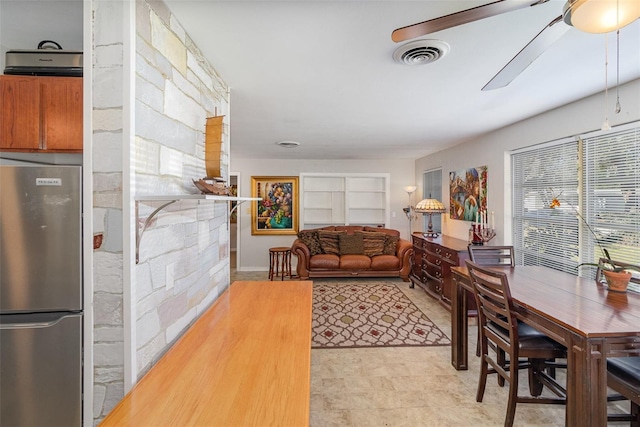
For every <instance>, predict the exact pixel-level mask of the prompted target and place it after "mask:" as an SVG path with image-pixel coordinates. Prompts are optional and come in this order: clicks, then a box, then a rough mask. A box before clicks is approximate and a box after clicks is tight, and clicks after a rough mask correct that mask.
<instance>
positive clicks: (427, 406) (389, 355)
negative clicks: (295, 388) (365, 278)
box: [231, 270, 628, 427]
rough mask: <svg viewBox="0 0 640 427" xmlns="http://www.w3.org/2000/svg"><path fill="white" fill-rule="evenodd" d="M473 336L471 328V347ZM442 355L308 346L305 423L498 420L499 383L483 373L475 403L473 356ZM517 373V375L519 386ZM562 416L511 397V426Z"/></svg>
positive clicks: (440, 312) (559, 410)
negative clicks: (461, 361)
mask: <svg viewBox="0 0 640 427" xmlns="http://www.w3.org/2000/svg"><path fill="white" fill-rule="evenodd" d="M266 278H267V272H236V271H235V270H232V271H231V280H232V282H233V281H234V280H265V279H266ZM402 289H403V290H404V291H405V292H406V293H407V295H408V296H409V298H411V299H412V300H413V302H414V303H415V304H416V305H417V306H418V307H420V308H421V309H422V310H423V311H424V312H425V313H426V314H427V316H429V318H430V319H431V320H433V321H434V322H435V323H436V324H437V325H438V327H440V328H441V329H442V330H443V331H444V332H445V333H446V334H447V336H451V335H450V329H451V328H450V327H451V321H450V314H449V312H448V311H447V310H445V309H444V308H443V307H442V306H440V305H439V304H438V303H437V302H435V301H434V300H433V299H432V298H431V297H429V296H428V295H427V294H426V293H425V292H424V291H423V290H421V289H419V288H418V287H416V288H414V289H411V288H409V284H408V283H407V284H406V286H404V287H402ZM471 330H473V329H471ZM475 341H476V336H475V334H473V333H471V334H470V344H469V346H470V348H471V349H475ZM450 358H451V347H449V346H444V347H395V348H360V349H313V350H312V351H311V419H310V426H311V427H321V426H367V427H369V426H411V427H417V426H501V425H503V424H504V414H505V410H506V402H507V388H506V387H504V388H501V387H498V385H497V382H496V380H495V379H494V378H492V377H490V378H489V380H488V382H487V388H486V391H485V396H484V401H483V402H482V403H477V402H476V401H475V393H476V387H477V383H478V370H479V359H478V358H476V357H475V356H474V355H473V354H471V355H470V356H469V364H470V368H469V370H468V371H456V370H455V369H453V367H452V366H451V362H450ZM525 375H526V374H525V373H524V372H523V374H522V375H521V379H520V384H521V386H522V387H524V391H523V393H524V392H526V387H527V381H526V376H525ZM493 377H495V375H494V376H493ZM611 405H613V404H611ZM618 405H622V406H623V407H624V405H626V404H625V403H618ZM614 410H618V408H612V411H614ZM564 422H565V415H564V406H560V405H531V404H529V405H528V404H519V405H518V406H517V408H516V417H515V425H516V426H564ZM612 425H613V424H612ZM619 425H625V424H624V423H622V424H619ZM626 425H628V423H627V424H626Z"/></svg>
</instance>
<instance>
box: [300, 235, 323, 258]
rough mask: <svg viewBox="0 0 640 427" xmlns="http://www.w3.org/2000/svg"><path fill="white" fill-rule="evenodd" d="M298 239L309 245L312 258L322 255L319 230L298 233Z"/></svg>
mask: <svg viewBox="0 0 640 427" xmlns="http://www.w3.org/2000/svg"><path fill="white" fill-rule="evenodd" d="M298 238H299V239H300V240H301V241H302V243H304V244H305V245H307V247H308V248H309V253H310V254H311V256H313V255H318V254H321V253H322V246H321V245H320V239H318V231H317V230H302V231H300V232H298Z"/></svg>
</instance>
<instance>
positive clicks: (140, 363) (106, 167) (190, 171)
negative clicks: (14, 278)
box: [92, 0, 229, 424]
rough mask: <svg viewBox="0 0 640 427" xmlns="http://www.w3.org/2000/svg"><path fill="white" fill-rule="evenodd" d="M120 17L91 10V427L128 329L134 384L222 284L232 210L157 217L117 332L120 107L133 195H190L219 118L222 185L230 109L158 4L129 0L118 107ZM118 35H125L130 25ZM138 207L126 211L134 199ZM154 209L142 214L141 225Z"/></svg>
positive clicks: (114, 11) (174, 208)
mask: <svg viewBox="0 0 640 427" xmlns="http://www.w3.org/2000/svg"><path fill="white" fill-rule="evenodd" d="M123 7H126V2H112V1H100V0H94V1H93V2H92V8H93V22H92V25H93V30H92V32H93V49H94V61H93V70H94V73H93V77H94V78H93V82H92V84H93V120H94V123H93V126H94V131H93V155H92V157H93V172H94V173H93V180H94V188H93V191H94V212H93V217H94V233H103V234H104V243H103V245H102V247H101V248H100V249H98V250H96V251H95V252H94V311H95V315H94V391H93V393H94V405H93V415H94V423H95V424H98V423H99V421H100V420H102V419H103V418H104V417H105V416H106V415H107V414H108V413H109V411H110V410H111V409H112V408H113V407H114V406H115V404H116V403H117V402H118V401H119V400H120V399H121V398H122V397H123V396H124V361H125V359H127V360H130V359H131V357H129V356H128V355H125V354H124V351H125V346H124V339H125V335H126V334H125V333H124V331H125V328H130V329H131V330H132V331H133V336H135V337H136V342H135V344H134V345H135V352H136V354H135V357H134V359H135V360H136V365H137V366H133V367H132V369H133V371H134V373H136V374H137V377H138V378H140V377H141V376H142V375H143V374H144V373H145V372H146V371H147V370H148V369H149V368H150V367H151V366H152V365H153V364H154V363H155V362H156V361H157V360H158V359H159V358H160V357H161V356H162V354H164V352H165V351H166V350H167V349H168V348H169V347H170V345H171V344H172V343H173V342H174V341H175V340H176V339H177V338H178V337H179V336H180V335H181V334H182V332H183V331H184V329H185V328H186V327H188V326H189V325H190V324H191V323H192V322H193V321H194V320H195V319H196V318H197V317H198V316H199V315H200V314H201V313H202V312H203V311H204V310H205V309H206V308H207V307H208V306H209V305H210V304H211V303H213V302H214V301H215V300H216V299H217V297H218V296H219V294H220V293H221V292H222V291H223V290H224V289H226V288H227V287H228V285H229V248H228V244H229V243H228V229H227V209H228V207H227V204H226V203H213V202H209V201H207V202H196V201H183V202H178V203H175V204H173V205H171V206H170V207H169V208H167V209H165V210H163V211H162V212H161V213H160V214H159V215H157V217H156V219H154V221H152V223H151V224H150V225H149V227H148V229H147V230H146V231H145V233H144V237H143V239H142V240H141V245H140V263H139V264H138V265H134V267H133V268H134V271H132V272H131V277H132V281H133V286H132V290H131V292H132V293H133V296H134V298H135V300H136V312H135V313H133V314H132V317H133V318H134V319H135V324H134V325H124V320H123V319H124V315H123V301H124V294H123V292H124V290H125V289H127V286H125V284H124V279H123V278H124V277H126V275H125V274H124V271H123V269H124V264H126V263H124V262H123V247H125V246H128V245H129V243H130V241H131V239H135V235H130V236H129V235H124V233H123V223H122V218H123V212H122V209H123V200H124V193H123V182H124V183H126V182H128V181H129V180H130V178H131V177H124V178H123V170H124V167H123V159H122V156H123V147H127V149H128V144H126V141H125V138H126V137H125V136H124V135H123V102H132V103H133V106H132V108H133V109H134V116H135V124H134V126H135V131H134V132H135V142H134V143H133V147H131V169H132V173H133V174H134V176H133V182H134V188H133V189H132V194H133V195H132V197H135V196H142V195H168V194H173V195H175V194H186V193H197V191H196V189H195V187H194V186H193V184H192V182H191V179H192V178H201V177H203V176H204V175H205V171H204V130H205V121H206V117H209V116H212V115H215V114H216V113H217V114H218V115H225V116H226V117H225V134H224V144H223V160H222V170H223V175H224V177H225V178H228V165H229V158H228V152H229V149H228V147H229V143H228V120H229V99H228V88H227V86H226V84H225V83H224V82H223V81H222V80H221V79H220V77H219V76H218V75H217V74H216V72H215V71H214V69H213V68H212V66H211V65H210V64H208V63H207V61H206V60H205V59H204V58H203V56H202V54H201V53H200V51H199V49H198V48H197V46H195V45H194V43H193V42H192V41H191V39H190V38H189V36H188V35H187V34H186V33H185V31H184V30H183V28H182V27H181V26H180V24H179V23H178V22H177V20H176V19H175V17H174V16H173V15H172V14H171V12H170V11H169V9H168V8H167V7H166V5H165V4H164V3H163V2H162V1H145V0H137V1H136V16H135V21H136V22H135V27H136V46H135V51H136V60H135V61H136V63H135V85H136V93H135V101H130V100H124V101H123V99H122V92H123V91H122V88H123V82H124V81H126V80H127V79H129V78H130V77H129V76H125V75H124V72H123V51H124V49H123V43H124V42H123V39H122V38H123V36H122V35H123V9H122V8H123ZM124 25H129V23H125V24H124ZM131 202H133V201H131ZM158 206H159V203H158V202H150V203H144V204H141V205H140V212H141V214H140V217H141V218H142V219H144V217H145V216H146V215H148V213H149V212H150V211H152V210H153V209H155V208H156V207H158Z"/></svg>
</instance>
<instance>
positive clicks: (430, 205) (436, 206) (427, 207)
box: [414, 198, 447, 237]
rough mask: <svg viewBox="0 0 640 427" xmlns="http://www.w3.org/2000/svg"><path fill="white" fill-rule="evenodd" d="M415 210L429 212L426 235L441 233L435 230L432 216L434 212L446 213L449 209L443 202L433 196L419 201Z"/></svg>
mask: <svg viewBox="0 0 640 427" xmlns="http://www.w3.org/2000/svg"><path fill="white" fill-rule="evenodd" d="M414 211H415V212H417V213H421V214H429V227H428V228H427V232H426V233H424V236H425V237H438V236H439V235H440V233H436V232H435V231H433V223H432V222H431V217H432V215H433V214H434V213H444V212H446V211H447V209H445V207H444V205H443V204H442V202H441V201H439V200H436V199H431V198H429V199H424V200H421V201H420V202H418V204H417V205H416V207H415V209H414Z"/></svg>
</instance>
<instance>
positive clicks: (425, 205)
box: [414, 199, 447, 213]
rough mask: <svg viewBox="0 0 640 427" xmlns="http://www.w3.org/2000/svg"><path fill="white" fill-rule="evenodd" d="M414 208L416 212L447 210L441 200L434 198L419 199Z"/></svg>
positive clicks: (441, 211)
mask: <svg viewBox="0 0 640 427" xmlns="http://www.w3.org/2000/svg"><path fill="white" fill-rule="evenodd" d="M414 210H415V211H416V212H417V213H444V212H446V211H447V209H446V208H445V207H444V205H443V204H442V202H441V201H439V200H436V199H424V200H421V201H420V202H418V204H417V205H416V208H415V209H414Z"/></svg>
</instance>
